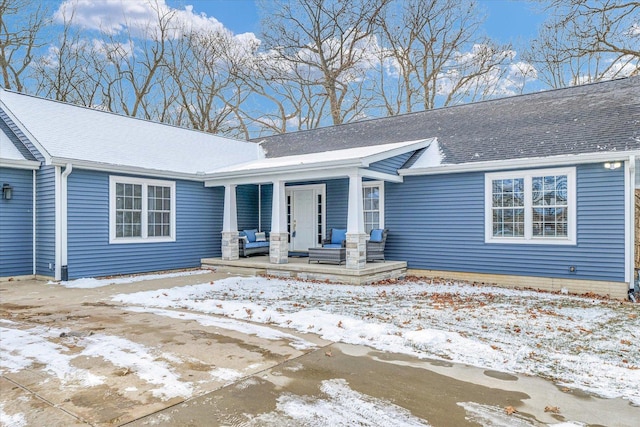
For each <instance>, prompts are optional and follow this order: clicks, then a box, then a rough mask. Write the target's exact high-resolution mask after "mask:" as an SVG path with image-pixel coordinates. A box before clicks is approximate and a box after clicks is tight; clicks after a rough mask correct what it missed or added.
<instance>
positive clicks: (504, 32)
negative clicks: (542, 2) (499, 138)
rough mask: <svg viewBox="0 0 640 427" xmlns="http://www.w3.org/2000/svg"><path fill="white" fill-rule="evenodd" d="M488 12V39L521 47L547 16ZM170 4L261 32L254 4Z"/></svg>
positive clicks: (506, 7)
mask: <svg viewBox="0 0 640 427" xmlns="http://www.w3.org/2000/svg"><path fill="white" fill-rule="evenodd" d="M479 3H480V5H481V7H483V8H484V9H485V10H486V14H487V20H486V22H485V31H486V32H487V35H489V36H490V37H492V38H494V39H496V40H497V41H499V42H503V43H508V42H513V43H517V42H518V41H524V40H526V39H529V38H532V37H534V36H535V35H536V33H537V28H538V25H539V24H540V23H541V22H542V21H543V20H544V15H543V14H541V13H539V12H537V11H536V6H535V5H533V4H532V3H530V2H527V1H513V0H479ZM167 4H168V5H170V6H173V7H177V8H183V7H184V6H185V5H193V10H194V12H196V13H205V14H206V15H207V16H213V17H214V18H216V19H217V20H218V21H220V22H221V23H222V24H224V26H225V27H227V28H229V29H230V30H231V31H233V32H234V33H236V34H238V33H244V32H254V33H257V32H258V30H259V22H258V21H259V19H260V17H259V16H258V12H257V8H256V5H255V1H253V0H167Z"/></svg>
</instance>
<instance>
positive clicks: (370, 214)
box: [362, 181, 384, 234]
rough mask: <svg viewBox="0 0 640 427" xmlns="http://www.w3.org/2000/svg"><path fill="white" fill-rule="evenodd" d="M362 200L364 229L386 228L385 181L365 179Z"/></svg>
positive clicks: (367, 230) (367, 231) (368, 230)
mask: <svg viewBox="0 0 640 427" xmlns="http://www.w3.org/2000/svg"><path fill="white" fill-rule="evenodd" d="M362 200H363V203H364V207H363V213H364V231H365V232H366V233H367V234H369V233H370V232H371V230H374V229H377V228H384V182H382V181H365V182H363V183H362Z"/></svg>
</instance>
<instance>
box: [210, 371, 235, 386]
mask: <svg viewBox="0 0 640 427" xmlns="http://www.w3.org/2000/svg"><path fill="white" fill-rule="evenodd" d="M210 374H211V377H212V378H213V379H215V380H218V381H224V382H226V383H232V382H233V381H235V380H237V379H238V378H241V377H242V373H241V372H238V371H236V370H235V369H229V368H216V369H214V370H213V371H211V372H210Z"/></svg>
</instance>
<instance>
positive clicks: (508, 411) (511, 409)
mask: <svg viewBox="0 0 640 427" xmlns="http://www.w3.org/2000/svg"><path fill="white" fill-rule="evenodd" d="M504 412H505V413H506V414H507V415H513V414H515V413H516V412H518V410H517V409H516V408H514V407H513V406H507V407H506V408H504Z"/></svg>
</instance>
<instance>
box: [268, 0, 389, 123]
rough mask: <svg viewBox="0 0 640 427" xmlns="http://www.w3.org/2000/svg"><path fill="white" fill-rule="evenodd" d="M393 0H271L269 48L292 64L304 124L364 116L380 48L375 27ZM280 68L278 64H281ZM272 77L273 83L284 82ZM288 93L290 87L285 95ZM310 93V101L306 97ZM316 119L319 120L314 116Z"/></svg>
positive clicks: (291, 78)
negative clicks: (367, 87)
mask: <svg viewBox="0 0 640 427" xmlns="http://www.w3.org/2000/svg"><path fill="white" fill-rule="evenodd" d="M388 1H389V0H352V1H339V0H300V1H298V2H290V1H287V0H278V1H268V2H263V3H262V8H263V9H264V10H265V11H269V15H268V18H267V19H265V20H264V21H263V28H264V29H263V41H264V44H265V50H266V51H268V52H269V55H270V58H271V60H272V61H275V62H280V63H282V64H286V66H285V67H284V68H280V69H284V72H285V73H286V80H287V81H288V82H289V83H292V84H293V85H294V86H298V87H300V88H301V90H300V91H299V92H298V93H297V95H298V96H301V97H302V98H300V99H290V100H288V101H290V102H291V104H299V101H300V100H304V101H305V102H304V106H301V108H300V111H299V120H298V122H304V121H306V122H307V123H308V124H309V125H310V127H315V126H317V124H319V123H322V121H323V119H324V118H325V117H328V118H330V120H331V123H332V124H334V125H335V124H341V123H344V122H348V121H350V120H353V119H355V118H358V117H360V116H361V115H362V114H363V112H364V111H365V109H366V107H367V106H368V104H369V100H370V97H369V96H368V94H369V93H370V92H369V91H365V90H364V89H363V87H364V85H366V84H368V83H369V81H368V79H366V78H365V74H366V72H367V70H368V69H369V68H370V67H371V60H372V49H375V48H376V42H375V38H374V37H373V28H374V25H375V23H376V20H377V17H378V15H379V14H380V13H381V11H382V9H383V7H384V5H385V4H387V3H388ZM275 70H278V68H275ZM276 77H278V76H272V77H271V78H270V79H268V81H271V82H278V79H277V78H276ZM279 94H280V95H282V96H287V92H286V91H281V92H280V93H279ZM305 96H306V97H307V98H306V99H305V98H304V97H305ZM311 117H315V119H311Z"/></svg>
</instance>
